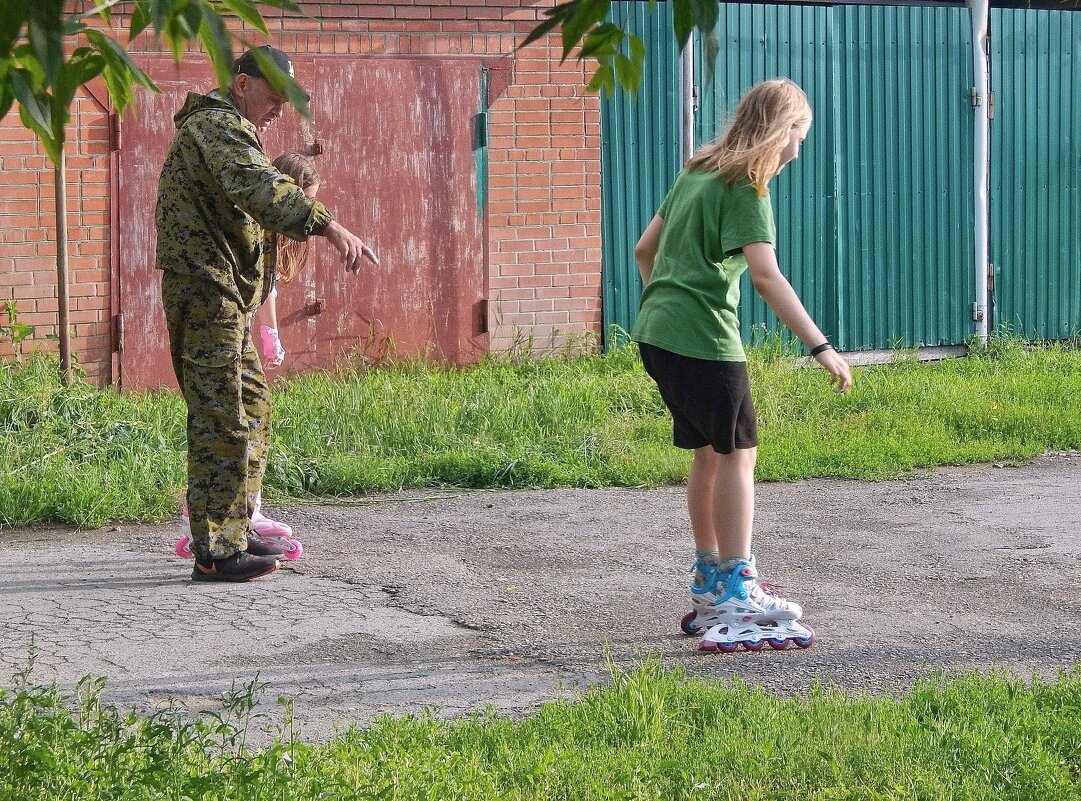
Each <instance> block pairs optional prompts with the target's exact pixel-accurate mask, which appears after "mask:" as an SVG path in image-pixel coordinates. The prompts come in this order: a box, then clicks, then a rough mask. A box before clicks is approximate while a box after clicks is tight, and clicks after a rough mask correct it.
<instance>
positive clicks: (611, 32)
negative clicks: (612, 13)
mask: <svg viewBox="0 0 1081 801" xmlns="http://www.w3.org/2000/svg"><path fill="white" fill-rule="evenodd" d="M624 36H625V34H624V32H623V29H622V28H620V27H619V26H618V25H613V24H612V23H611V22H607V23H605V24H604V25H598V26H597V27H596V28H594V29H593V30H592V31H590V32H589V35H588V36H586V38H585V41H583V42H582V48H581V49H580V50H579V51H578V57H579V58H598V59H599V58H611V57H612V56H614V55H615V54H616V53H618V52H619V46H620V45H621V44H622V43H623V37H624Z"/></svg>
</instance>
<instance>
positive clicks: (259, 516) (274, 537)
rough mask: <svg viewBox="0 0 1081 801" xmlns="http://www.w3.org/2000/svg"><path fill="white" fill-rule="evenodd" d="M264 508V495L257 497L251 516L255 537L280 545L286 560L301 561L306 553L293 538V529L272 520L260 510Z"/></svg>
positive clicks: (260, 494)
mask: <svg viewBox="0 0 1081 801" xmlns="http://www.w3.org/2000/svg"><path fill="white" fill-rule="evenodd" d="M262 507H263V497H262V493H259V494H258V495H256V496H255V510H254V511H253V512H252V515H251V527H252V531H253V532H254V533H255V536H257V537H259V538H260V539H262V540H266V541H268V542H273V543H274V544H275V545H280V546H281V548H282V555H283V556H284V557H285V558H286V559H299V558H300V557H301V555H303V553H304V546H303V545H302V544H301V542H300V540H298V539H297V538H296V537H294V536H293V529H292V527H291V526H288V525H286V524H285V523H279V522H278V521H277V520H271V519H270V518H269V517H267V516H266V515H264V514H263V513H262V512H261V511H260V510H261V509H262Z"/></svg>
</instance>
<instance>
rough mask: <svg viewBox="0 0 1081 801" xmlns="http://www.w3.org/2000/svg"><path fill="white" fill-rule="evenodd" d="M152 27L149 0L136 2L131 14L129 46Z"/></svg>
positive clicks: (137, 0)
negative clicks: (148, 27)
mask: <svg viewBox="0 0 1081 801" xmlns="http://www.w3.org/2000/svg"><path fill="white" fill-rule="evenodd" d="M149 25H150V4H149V3H147V0H136V3H135V8H134V9H133V10H132V12H131V26H130V27H129V28H128V44H129V45H130V44H131V40H132V39H134V38H135V37H136V36H138V35H139V34H140V33H142V32H143V31H145V30H146V29H147V26H149Z"/></svg>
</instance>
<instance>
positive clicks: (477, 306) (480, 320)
mask: <svg viewBox="0 0 1081 801" xmlns="http://www.w3.org/2000/svg"><path fill="white" fill-rule="evenodd" d="M473 313H474V314H475V315H476V317H475V323H476V332H477V333H478V334H487V333H488V298H481V299H480V300H478V301H477V302H476V303H474V304H473Z"/></svg>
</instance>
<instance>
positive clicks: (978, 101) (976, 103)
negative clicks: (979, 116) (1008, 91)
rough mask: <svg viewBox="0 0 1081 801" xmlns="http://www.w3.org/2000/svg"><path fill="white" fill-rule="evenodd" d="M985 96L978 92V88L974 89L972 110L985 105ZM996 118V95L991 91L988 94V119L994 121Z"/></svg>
mask: <svg viewBox="0 0 1081 801" xmlns="http://www.w3.org/2000/svg"><path fill="white" fill-rule="evenodd" d="M983 100H984V98H983V95H981V94H980V93H979V91H977V89H976V87H975V86H973V87H972V108H979V107H980V106H982V105H983ZM994 118H995V93H994V91H993V90H992V91H990V92H988V93H987V119H989V120H993V119H994Z"/></svg>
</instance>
